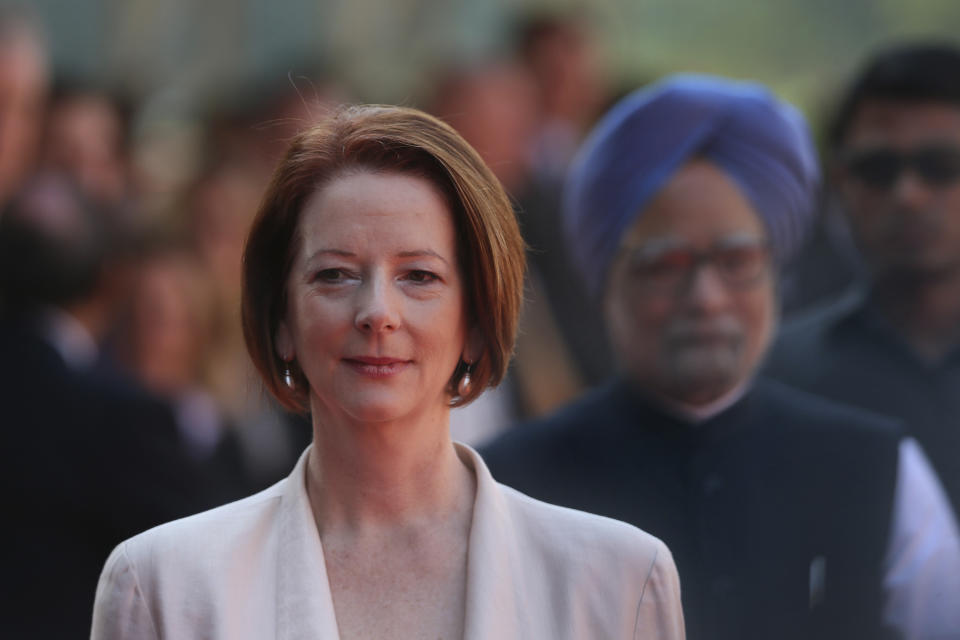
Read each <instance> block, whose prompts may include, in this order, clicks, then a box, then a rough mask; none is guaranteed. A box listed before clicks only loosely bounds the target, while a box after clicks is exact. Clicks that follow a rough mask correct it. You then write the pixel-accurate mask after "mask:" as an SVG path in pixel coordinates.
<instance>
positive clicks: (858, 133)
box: [846, 99, 960, 147]
mask: <svg viewBox="0 0 960 640" xmlns="http://www.w3.org/2000/svg"><path fill="white" fill-rule="evenodd" d="M947 141H955V142H957V143H958V144H960V105H958V104H954V103H950V102H939V101H921V102H915V101H899V100H879V99H873V100H867V101H865V102H864V103H863V104H862V105H861V106H860V107H859V108H858V109H857V111H856V113H855V114H854V117H853V119H852V121H851V124H850V129H849V133H848V134H847V139H846V146H858V147H859V146H871V145H904V146H910V145H917V144H924V143H931V144H935V143H940V144H943V143H944V142H947Z"/></svg>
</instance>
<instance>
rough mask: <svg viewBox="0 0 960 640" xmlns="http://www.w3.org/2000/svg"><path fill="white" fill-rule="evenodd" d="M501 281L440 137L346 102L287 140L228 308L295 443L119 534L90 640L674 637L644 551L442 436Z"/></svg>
mask: <svg viewBox="0 0 960 640" xmlns="http://www.w3.org/2000/svg"><path fill="white" fill-rule="evenodd" d="M522 285H523V243H522V241H521V239H520V233H519V230H518V228H517V225H516V222H515V219H514V217H513V213H512V210H511V207H510V203H509V201H508V200H507V198H506V196H505V194H504V192H503V190H502V188H501V187H500V186H499V184H498V183H497V181H496V179H495V178H494V177H493V176H492V174H491V173H490V171H489V170H488V169H487V168H486V167H485V166H484V165H483V163H482V162H481V161H480V159H479V157H478V156H477V155H476V153H475V152H474V151H473V150H472V149H471V148H470V147H469V146H468V145H467V144H466V143H465V142H464V141H463V140H462V138H460V137H459V136H458V135H457V134H456V133H455V132H454V131H453V130H452V129H451V128H450V127H448V126H447V125H445V124H443V123H441V122H440V121H438V120H436V119H435V118H432V117H430V116H428V115H426V114H423V113H421V112H418V111H415V110H411V109H402V108H396V107H376V106H373V107H355V108H348V109H345V110H341V111H339V112H337V113H336V114H334V115H333V116H332V117H330V118H329V119H328V120H327V121H326V122H324V123H323V124H321V125H320V126H317V127H315V128H313V129H310V130H308V131H306V132H304V133H303V134H301V135H300V136H298V137H297V138H296V139H295V140H294V142H293V144H292V146H291V148H290V149H289V151H288V153H287V155H286V156H285V158H284V159H283V161H282V162H281V164H280V166H279V168H278V169H277V171H276V173H275V175H274V178H273V181H272V183H271V185H270V187H269V189H268V191H267V194H266V196H265V199H264V202H263V204H262V206H261V208H260V211H259V213H258V215H257V218H256V220H255V221H254V224H253V228H252V230H251V232H250V237H249V239H248V243H247V247H246V252H245V256H244V288H243V319H244V329H245V334H246V339H247V345H248V348H249V350H250V353H251V356H252V358H253V361H254V364H255V365H256V366H257V368H258V369H259V371H260V373H261V374H262V376H263V378H264V381H265V383H266V386H267V387H268V389H270V391H271V392H272V393H273V394H274V395H275V396H276V397H277V399H278V400H279V401H280V402H281V403H283V404H284V405H285V406H287V407H288V408H290V409H295V410H305V411H309V412H310V415H311V418H312V422H313V439H314V442H313V445H312V446H311V447H310V448H308V449H307V451H306V452H304V454H303V456H302V457H301V458H300V461H299V462H298V464H297V466H296V467H295V468H294V470H293V472H292V473H291V475H290V476H289V477H288V478H287V479H286V480H283V481H281V482H279V483H278V484H276V485H274V486H273V487H271V488H270V489H267V490H266V491H264V492H262V493H260V494H257V495H255V496H252V497H250V498H247V499H244V500H241V501H239V502H236V503H233V504H230V505H227V506H225V507H221V508H219V509H215V510H213V511H210V512H207V513H203V514H200V515H198V516H194V517H191V518H186V519H184V520H180V521H176V522H173V523H169V524H167V525H164V526H162V527H159V528H156V529H153V530H151V531H148V532H146V533H144V534H141V535H140V536H137V537H135V538H133V539H131V540H128V541H127V542H125V543H123V544H122V545H120V546H119V547H118V548H117V549H116V550H115V551H114V553H113V554H112V555H111V557H110V559H109V560H108V561H107V565H106V567H105V569H104V572H103V576H102V578H101V582H100V585H99V587H98V590H97V603H96V605H95V610H94V621H93V637H94V638H98V639H100V638H104V639H105V638H134V637H136V638H141V637H144V638H159V637H163V638H178V639H179V638H230V639H234V638H269V637H277V638H338V637H343V638H425V637H430V638H458V637H465V638H471V639H472V638H496V639H498V640H500V639H504V638H648V637H650V638H678V637H683V620H682V614H681V609H680V597H679V585H678V581H677V576H676V569H675V567H674V565H673V560H672V558H671V557H670V554H669V552H668V551H667V549H666V547H665V546H664V545H663V544H662V543H661V542H660V541H658V540H656V539H655V538H652V537H651V536H649V535H647V534H645V533H643V532H641V531H639V530H637V529H634V528H632V527H630V526H628V525H625V524H622V523H619V522H615V521H612V520H607V519H603V518H599V517H596V516H590V515H587V514H583V513H579V512H575V511H570V510H565V509H560V508H558V507H553V506H549V505H546V504H543V503H540V502H536V501H534V500H531V499H529V498H527V497H525V496H523V495H521V494H519V493H517V492H515V491H513V490H511V489H508V488H507V487H504V486H502V485H498V484H497V483H496V482H495V481H494V480H493V479H492V478H491V476H490V474H489V472H488V471H487V469H486V467H485V466H484V464H483V461H482V460H481V459H480V458H479V457H478V456H477V454H476V453H475V452H473V451H472V450H470V449H469V448H467V447H464V446H462V445H455V444H453V443H452V442H451V440H450V435H449V431H448V418H449V411H450V407H452V406H459V405H462V404H465V403H467V402H470V401H471V400H473V399H474V398H476V397H477V396H478V395H479V394H480V393H481V392H482V390H483V389H484V388H485V387H487V386H490V385H494V384H496V383H498V382H499V381H500V380H501V378H502V377H503V375H504V372H505V369H506V366H507V361H508V358H509V354H510V351H511V348H512V344H513V338H514V334H515V330H516V324H517V315H518V312H519V307H520V300H521V296H522Z"/></svg>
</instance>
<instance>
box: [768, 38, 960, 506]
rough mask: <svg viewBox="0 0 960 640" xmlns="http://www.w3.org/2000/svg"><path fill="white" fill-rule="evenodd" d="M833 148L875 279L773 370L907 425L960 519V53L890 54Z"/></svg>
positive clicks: (868, 78)
mask: <svg viewBox="0 0 960 640" xmlns="http://www.w3.org/2000/svg"><path fill="white" fill-rule="evenodd" d="M831 142H832V145H833V150H834V153H833V156H834V158H833V159H834V168H833V171H832V178H833V182H834V185H833V186H834V190H835V191H836V193H837V194H838V195H839V197H840V199H841V201H842V204H843V205H844V210H845V212H846V214H847V219H848V220H849V222H850V227H851V230H852V231H853V236H854V239H855V240H856V242H857V246H858V248H859V249H860V254H861V256H862V258H863V261H864V263H865V265H866V267H867V272H868V274H869V279H868V281H867V282H865V283H863V284H862V285H861V286H859V287H857V289H856V290H855V291H853V292H852V293H849V294H848V295H846V296H844V297H843V298H841V299H840V300H838V301H835V302H834V303H832V304H829V305H827V306H826V307H824V308H821V309H818V310H816V311H814V312H812V313H810V314H809V315H807V316H805V317H802V318H800V319H798V320H797V321H795V322H794V323H791V325H790V326H788V327H787V328H786V330H785V331H784V334H783V336H782V338H781V340H780V343H779V345H778V347H777V348H776V349H775V351H774V354H773V356H772V358H771V362H770V370H771V373H773V374H774V375H776V376H777V377H780V378H782V379H784V380H786V381H788V382H790V383H792V384H795V385H797V386H800V387H804V388H807V389H810V390H812V391H814V392H816V393H819V394H823V395H826V396H828V397H832V398H835V399H837V400H841V401H844V402H849V403H851V404H855V405H859V406H862V407H866V408H868V409H871V410H874V411H877V412H880V413H884V414H887V415H891V416H895V417H898V418H900V419H902V420H903V421H904V422H905V423H906V424H907V425H908V426H909V427H910V429H911V433H912V435H914V437H916V438H917V440H918V441H919V442H920V443H921V444H922V445H923V447H924V449H925V450H926V451H927V453H928V454H929V456H930V460H931V462H932V463H933V466H934V468H935V469H936V470H937V472H938V474H939V475H940V478H941V480H942V482H943V485H944V487H945V488H946V490H947V493H948V495H949V496H950V498H951V501H952V503H953V507H954V510H955V511H960V462H958V461H960V50H958V49H956V48H954V47H951V46H945V45H910V46H903V47H897V48H895V49H890V50H887V51H884V52H882V53H881V54H880V55H878V56H877V57H876V58H874V59H873V60H872V61H870V62H869V63H868V65H867V66H866V68H865V70H864V71H863V72H862V73H861V74H860V76H859V77H858V78H857V79H856V80H855V81H854V82H853V84H852V86H851V89H850V91H849V93H848V94H847V96H846V97H845V99H844V100H843V102H842V103H841V106H840V109H839V110H838V114H837V117H836V121H835V124H834V126H833V129H832V131H831Z"/></svg>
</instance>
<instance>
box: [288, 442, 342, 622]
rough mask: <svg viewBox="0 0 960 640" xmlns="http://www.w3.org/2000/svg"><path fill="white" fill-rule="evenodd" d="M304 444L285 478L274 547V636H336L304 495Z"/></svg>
mask: <svg viewBox="0 0 960 640" xmlns="http://www.w3.org/2000/svg"><path fill="white" fill-rule="evenodd" d="M311 448H312V446H311V447H308V448H307V450H306V451H304V452H303V455H301V456H300V460H299V461H298V462H297V465H296V466H295V467H294V469H293V472H292V473H291V474H290V476H289V477H288V478H287V482H286V486H285V488H284V494H283V499H282V502H281V505H280V509H281V513H280V539H279V548H278V549H277V639H278V640H301V639H302V640H307V639H309V640H339V638H340V633H339V631H338V630H337V618H336V614H335V613H334V609H333V596H332V595H331V593H330V582H329V580H328V578H327V567H326V564H325V563H324V560H323V547H322V546H321V544H320V534H319V533H317V525H316V523H315V522H314V518H313V511H312V509H311V508H310V501H309V500H308V498H307V488H306V466H307V457H308V455H309V453H310V449H311Z"/></svg>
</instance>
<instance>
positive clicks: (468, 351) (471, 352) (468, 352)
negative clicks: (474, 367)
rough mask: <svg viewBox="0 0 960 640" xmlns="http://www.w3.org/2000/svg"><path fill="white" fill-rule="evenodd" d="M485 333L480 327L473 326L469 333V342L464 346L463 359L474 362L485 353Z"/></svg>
mask: <svg viewBox="0 0 960 640" xmlns="http://www.w3.org/2000/svg"><path fill="white" fill-rule="evenodd" d="M483 347H484V344H483V334H482V333H481V332H480V328H479V327H473V328H471V329H470V331H469V332H468V333H467V343H466V344H465V345H464V347H463V360H464V362H469V363H470V364H473V363H474V362H476V361H477V360H479V359H480V357H481V356H482V355H483Z"/></svg>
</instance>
